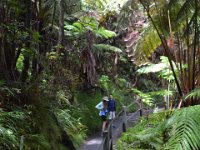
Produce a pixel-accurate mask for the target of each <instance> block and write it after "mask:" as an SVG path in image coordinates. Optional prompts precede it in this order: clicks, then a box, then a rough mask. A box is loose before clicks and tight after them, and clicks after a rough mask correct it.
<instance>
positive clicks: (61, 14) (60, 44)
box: [57, 0, 64, 54]
mask: <svg viewBox="0 0 200 150" xmlns="http://www.w3.org/2000/svg"><path fill="white" fill-rule="evenodd" d="M59 6H60V8H59V10H60V12H59V33H58V44H57V52H58V54H60V50H61V49H62V47H63V39H64V0H60V4H59Z"/></svg>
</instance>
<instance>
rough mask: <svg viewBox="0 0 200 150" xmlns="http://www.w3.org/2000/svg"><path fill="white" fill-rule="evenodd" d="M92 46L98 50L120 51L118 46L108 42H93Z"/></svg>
mask: <svg viewBox="0 0 200 150" xmlns="http://www.w3.org/2000/svg"><path fill="white" fill-rule="evenodd" d="M93 46H94V48H96V49H98V50H105V51H110V52H116V53H121V52H122V50H121V49H120V48H118V47H115V46H111V45H108V44H93Z"/></svg>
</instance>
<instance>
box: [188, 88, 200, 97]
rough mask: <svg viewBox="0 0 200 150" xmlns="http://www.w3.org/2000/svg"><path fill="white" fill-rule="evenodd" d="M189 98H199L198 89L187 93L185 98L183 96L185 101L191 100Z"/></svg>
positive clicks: (199, 90)
mask: <svg viewBox="0 0 200 150" xmlns="http://www.w3.org/2000/svg"><path fill="white" fill-rule="evenodd" d="M191 98H200V87H198V88H196V89H194V90H192V91H191V92H190V93H188V94H187V95H186V96H185V98H184V99H185V100H187V99H191Z"/></svg>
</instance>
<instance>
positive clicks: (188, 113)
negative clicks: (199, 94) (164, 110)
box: [164, 106, 200, 150]
mask: <svg viewBox="0 0 200 150" xmlns="http://www.w3.org/2000/svg"><path fill="white" fill-rule="evenodd" d="M199 108H200V106H193V107H189V108H184V109H182V110H179V111H176V112H175V113H174V115H173V116H172V117H171V118H170V119H169V120H168V122H167V128H168V129H170V132H169V136H170V138H169V140H168V141H167V142H166V143H165V145H164V149H168V150H176V149H179V150H198V149H199V148H200V135H199V133H200V109H199Z"/></svg>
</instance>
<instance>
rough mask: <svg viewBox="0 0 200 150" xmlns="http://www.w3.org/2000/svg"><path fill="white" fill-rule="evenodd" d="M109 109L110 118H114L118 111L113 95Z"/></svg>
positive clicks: (109, 102)
mask: <svg viewBox="0 0 200 150" xmlns="http://www.w3.org/2000/svg"><path fill="white" fill-rule="evenodd" d="M108 111H109V120H112V119H114V118H115V112H116V104H115V100H114V99H113V97H112V95H110V96H109V101H108Z"/></svg>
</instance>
